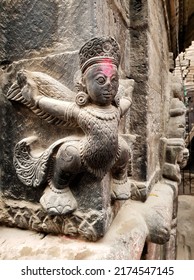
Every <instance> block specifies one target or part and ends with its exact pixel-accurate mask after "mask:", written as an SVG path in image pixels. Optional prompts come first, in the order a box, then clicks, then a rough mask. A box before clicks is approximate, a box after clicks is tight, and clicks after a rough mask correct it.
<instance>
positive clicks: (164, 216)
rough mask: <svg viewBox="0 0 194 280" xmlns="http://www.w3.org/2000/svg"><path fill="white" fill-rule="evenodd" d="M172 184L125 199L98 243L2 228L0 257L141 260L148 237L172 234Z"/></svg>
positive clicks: (158, 239)
mask: <svg viewBox="0 0 194 280" xmlns="http://www.w3.org/2000/svg"><path fill="white" fill-rule="evenodd" d="M169 184H171V183H170V181H168V182H162V183H159V184H157V185H156V186H155V187H154V188H153V190H152V193H150V196H149V197H148V199H147V201H146V202H144V203H142V202H138V201H127V202H125V203H124V204H123V206H122V208H121V209H120V211H119V213H118V215H117V216H116V218H115V219H114V221H113V223H112V225H111V227H110V228H109V230H108V231H107V233H106V235H105V236H104V237H103V238H101V239H100V240H98V241H97V242H95V243H93V242H83V241H81V240H79V241H78V240H75V239H71V238H67V237H65V236H60V235H58V236H52V235H51V234H48V235H46V236H44V235H42V234H37V233H35V232H31V231H21V230H20V229H10V228H4V227H0V245H1V246H0V258H1V259H18V260H19V259H37V260H38V259H69V260H80V259H84V260H97V259H98V260H130V259H131V260H139V259H140V258H141V255H142V251H143V247H144V244H145V241H146V239H147V240H150V242H156V243H157V244H164V243H166V241H167V240H168V239H169V237H170V231H171V219H172V215H173V209H172V205H173V200H174V195H175V191H174V189H173V187H172V185H174V187H175V188H176V184H174V183H172V185H171V186H170V185H169ZM16 238H17V242H15V240H16ZM150 258H151V256H150Z"/></svg>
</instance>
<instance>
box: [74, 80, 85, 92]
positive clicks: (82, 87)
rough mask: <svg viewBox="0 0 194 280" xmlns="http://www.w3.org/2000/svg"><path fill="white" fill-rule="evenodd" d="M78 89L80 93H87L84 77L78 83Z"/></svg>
mask: <svg viewBox="0 0 194 280" xmlns="http://www.w3.org/2000/svg"><path fill="white" fill-rule="evenodd" d="M76 88H77V91H78V92H80V91H83V92H85V93H87V89H86V85H85V81H84V78H83V77H82V78H81V79H80V80H79V81H78V82H77V84H76Z"/></svg>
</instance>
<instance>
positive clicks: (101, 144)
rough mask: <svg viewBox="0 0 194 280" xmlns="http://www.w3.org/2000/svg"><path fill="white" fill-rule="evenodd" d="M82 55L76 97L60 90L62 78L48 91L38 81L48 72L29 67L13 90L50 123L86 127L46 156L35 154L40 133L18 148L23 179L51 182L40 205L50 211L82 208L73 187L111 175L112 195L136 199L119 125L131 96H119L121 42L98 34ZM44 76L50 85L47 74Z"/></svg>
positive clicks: (17, 167)
mask: <svg viewBox="0 0 194 280" xmlns="http://www.w3.org/2000/svg"><path fill="white" fill-rule="evenodd" d="M79 58H80V68H81V80H80V82H79V85H78V93H77V94H76V97H75V100H74V101H69V100H66V98H65V96H66V93H65V92H64V94H61V93H60V94H59V91H60V90H59V88H60V86H61V85H59V82H57V81H56V82H54V83H53V84H55V85H54V87H53V92H54V93H51V92H49V91H48V92H47V93H45V92H44V91H42V90H41V85H39V84H38V82H37V83H36V82H35V78H34V79H32V77H35V76H36V75H38V76H39V77H40V76H41V75H42V76H44V74H43V73H42V74H41V73H38V72H37V74H36V73H35V72H34V73H33V72H31V73H30V72H28V71H25V70H23V71H20V72H19V73H18V75H17V81H16V83H14V84H13V85H12V87H11V88H10V89H9V91H8V93H7V98H8V99H10V100H15V101H18V102H21V103H23V104H24V105H26V106H27V107H29V108H30V109H31V110H32V111H33V112H34V113H35V114H37V115H39V116H40V117H42V118H44V119H45V120H46V121H48V122H50V123H54V124H59V125H64V126H65V127H79V128H81V131H82V133H80V134H79V135H78V134H76V135H75V136H74V135H71V136H68V137H65V138H62V139H59V140H57V141H55V142H54V143H53V144H52V145H50V146H49V147H48V148H47V149H46V150H44V151H43V152H42V153H41V154H36V155H33V153H32V151H31V149H30V145H31V143H32V142H34V140H36V139H35V138H34V137H27V138H25V139H22V140H21V141H20V142H19V143H17V144H16V146H15V152H14V166H15V170H16V173H17V176H18V178H19V179H20V180H21V181H22V182H23V183H24V184H25V185H27V186H32V187H39V186H40V185H41V184H43V183H45V182H47V186H46V188H45V190H44V192H43V195H42V197H41V198H40V203H41V205H42V207H43V208H44V209H45V210H46V211H47V213H48V214H50V215H67V214H69V213H72V212H73V211H75V210H76V209H77V207H78V205H77V201H76V199H75V197H74V195H73V193H72V191H71V186H73V184H74V182H79V180H80V178H81V180H82V182H84V180H85V181H87V183H88V180H89V182H90V185H92V184H95V182H101V181H102V180H103V178H104V177H105V175H106V174H107V173H110V176H111V196H112V199H114V200H116V199H118V200H126V199H128V198H129V197H130V183H129V180H128V177H127V169H128V161H129V147H128V144H127V143H126V142H125V140H124V139H123V138H122V137H121V136H120V135H119V123H120V120H121V118H122V117H123V116H124V115H125V114H126V112H127V111H128V109H129V107H130V105H131V100H130V98H119V96H118V87H119V75H118V67H119V63H120V50H119V46H118V44H117V42H116V41H115V40H114V39H113V38H112V37H100V38H93V39H91V40H90V41H88V42H87V43H86V44H85V45H84V46H83V47H82V48H81V49H80V51H79ZM33 75H34V76H33ZM44 78H45V83H46V79H47V78H46V75H45V76H44ZM50 81H51V80H50ZM50 81H47V82H48V84H49V83H52V82H50ZM57 87H58V88H57ZM61 88H62V89H64V90H66V88H65V87H61ZM88 192H90V189H88ZM94 199H95V198H94Z"/></svg>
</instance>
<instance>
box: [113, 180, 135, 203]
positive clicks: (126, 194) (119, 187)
mask: <svg viewBox="0 0 194 280" xmlns="http://www.w3.org/2000/svg"><path fill="white" fill-rule="evenodd" d="M130 196H131V185H130V183H129V181H128V180H126V179H124V180H116V179H113V185H112V193H111V197H112V199H113V200H127V199H129V198H130Z"/></svg>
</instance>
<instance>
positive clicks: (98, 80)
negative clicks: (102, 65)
mask: <svg viewBox="0 0 194 280" xmlns="http://www.w3.org/2000/svg"><path fill="white" fill-rule="evenodd" d="M96 80H97V82H98V83H99V84H100V85H103V84H105V82H106V80H105V78H104V77H102V76H101V77H99V78H97V79H96Z"/></svg>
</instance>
